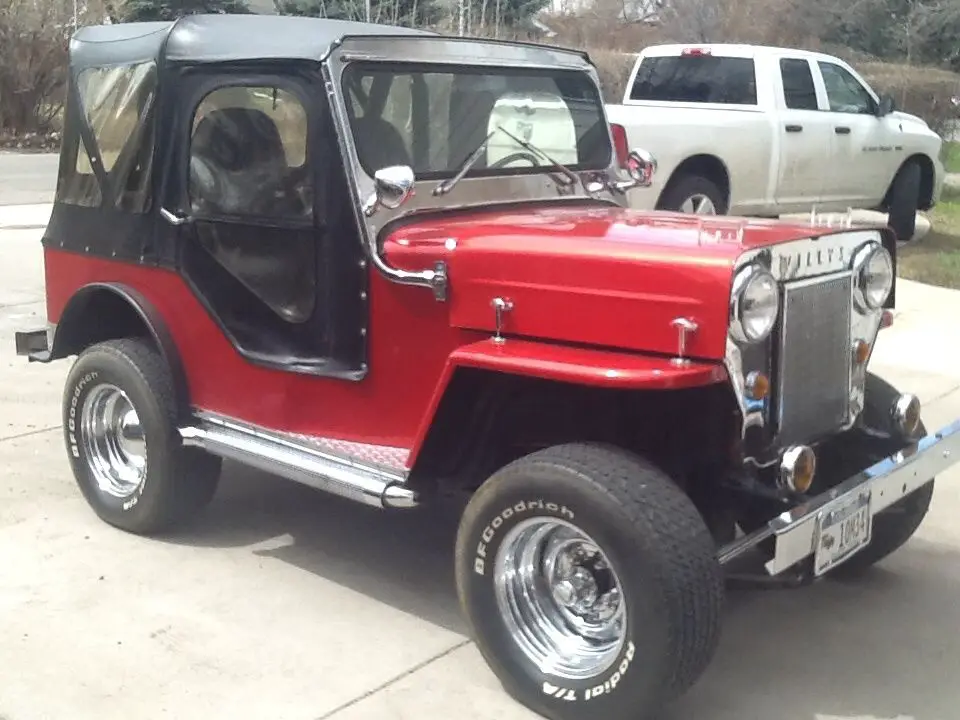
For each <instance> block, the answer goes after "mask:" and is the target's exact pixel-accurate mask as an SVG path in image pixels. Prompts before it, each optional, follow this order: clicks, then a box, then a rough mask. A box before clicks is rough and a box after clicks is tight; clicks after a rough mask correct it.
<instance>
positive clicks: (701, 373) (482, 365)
mask: <svg viewBox="0 0 960 720" xmlns="http://www.w3.org/2000/svg"><path fill="white" fill-rule="evenodd" d="M460 368H470V369H475V370H487V371H490V372H495V373H503V374H508V375H520V376H527V377H532V378H540V379H545V380H554V381H558V382H563V383H569V384H573V385H587V386H593V387H599V388H610V389H621V390H680V389H687V388H696V387H704V386H707V385H714V384H717V383H721V382H727V381H728V380H729V376H728V374H727V370H726V368H725V366H724V365H723V363H722V362H720V361H716V362H709V361H700V360H684V361H682V362H677V361H676V360H675V359H674V358H670V357H664V356H655V355H639V354H635V353H624V352H616V351H611V350H596V349H592V348H580V347H570V346H562V345H553V344H547V343H540V342H536V341H529V340H514V339H508V340H505V341H504V342H497V341H496V340H494V339H493V338H490V339H488V340H480V341H479V342H474V343H470V344H468V345H462V346H460V347H459V348H457V349H456V350H454V351H453V352H452V353H450V355H449V356H448V357H447V362H446V364H445V365H444V368H443V372H442V373H441V374H440V378H439V380H438V382H437V386H436V388H435V389H434V392H433V395H432V397H431V398H430V403H429V404H428V406H427V410H426V412H425V413H424V416H423V419H422V420H421V422H420V426H419V427H418V428H417V433H416V436H415V437H414V442H413V446H412V447H411V448H410V456H409V460H408V465H407V466H408V467H411V468H412V467H413V466H414V464H415V462H416V460H417V456H418V455H419V453H420V450H421V449H422V447H423V444H424V442H425V441H426V439H427V435H428V433H429V432H430V427H431V426H432V424H433V421H434V417H435V416H436V413H437V410H438V408H439V407H440V402H441V401H442V400H443V397H444V394H445V393H446V392H447V389H448V387H449V385H450V382H451V381H452V379H453V376H454V374H455V373H456V371H457V370H458V369H460Z"/></svg>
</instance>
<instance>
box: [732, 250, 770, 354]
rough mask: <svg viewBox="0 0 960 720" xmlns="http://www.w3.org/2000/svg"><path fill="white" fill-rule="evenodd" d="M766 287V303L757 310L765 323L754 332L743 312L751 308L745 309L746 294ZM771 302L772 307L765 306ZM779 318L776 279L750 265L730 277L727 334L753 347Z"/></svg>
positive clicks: (767, 333)
mask: <svg viewBox="0 0 960 720" xmlns="http://www.w3.org/2000/svg"><path fill="white" fill-rule="evenodd" d="M761 288H766V292H767V293H768V295H767V298H768V299H769V301H768V304H767V305H766V306H765V307H763V308H761V311H762V312H764V313H766V322H765V324H764V325H762V326H761V328H762V330H761V331H760V332H757V331H756V330H755V329H754V326H753V323H751V322H749V321H748V318H747V313H749V312H751V311H752V310H753V308H751V307H749V306H748V303H747V300H748V299H749V298H748V295H749V293H750V292H751V290H754V289H761ZM770 302H772V304H769V303H770ZM779 315H780V288H779V286H778V284H777V280H776V278H774V276H773V273H771V272H770V271H769V270H767V269H766V268H764V267H762V266H761V265H758V264H756V263H751V264H750V265H747V266H746V267H744V268H743V269H741V270H740V271H739V272H738V273H737V274H736V275H735V276H734V278H733V290H732V292H731V294H730V335H731V336H732V337H733V339H734V340H736V341H737V342H738V343H741V344H746V345H754V344H756V343H760V342H763V341H764V340H766V339H767V338H768V337H770V333H772V332H773V328H774V327H775V326H776V324H777V318H778V317H779Z"/></svg>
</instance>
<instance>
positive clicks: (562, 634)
mask: <svg viewBox="0 0 960 720" xmlns="http://www.w3.org/2000/svg"><path fill="white" fill-rule="evenodd" d="M456 578H457V589H458V593H459V596H460V603H461V605H462V609H463V612H464V615H465V616H466V618H467V620H468V622H469V623H470V625H471V627H472V630H473V634H474V638H475V640H476V643H477V645H478V647H479V649H480V651H481V653H482V654H483V656H484V658H485V659H486V661H487V663H488V664H489V665H490V667H491V668H492V669H493V671H494V672H495V673H496V675H497V676H498V678H499V679H500V681H501V683H502V684H503V686H504V687H505V689H506V690H507V691H508V692H509V693H510V694H511V695H512V696H513V697H514V698H515V699H516V700H518V701H519V702H521V703H522V704H524V705H526V706H527V707H529V708H530V709H532V710H534V711H536V712H538V713H540V714H542V715H544V716H546V717H548V718H554V719H556V720H573V719H580V718H587V717H591V718H593V717H596V718H604V720H620V719H623V720H626V719H627V718H629V719H630V720H638V719H640V718H646V717H651V716H652V714H653V713H655V712H656V711H657V710H658V709H659V708H661V707H662V705H663V704H664V703H666V702H668V701H670V700H672V699H673V698H675V697H676V696H678V695H679V694H681V693H683V692H684V691H685V690H687V689H688V688H689V687H690V686H691V685H692V684H693V683H694V682H696V680H697V679H698V678H699V677H700V675H701V674H702V672H703V671H704V670H705V669H706V667H707V665H708V664H709V662H710V660H711V659H712V657H713V654H714V652H715V650H716V646H717V643H718V640H719V635H720V615H721V611H722V606H723V600H724V589H723V575H722V570H721V568H720V565H719V563H718V562H717V560H716V547H715V544H714V541H713V539H712V537H711V535H710V532H709V531H708V529H707V527H706V525H705V524H704V522H703V520H702V519H701V517H700V515H699V513H698V512H697V510H696V508H695V507H694V506H693V504H692V503H691V502H690V500H689V498H687V496H686V495H685V494H684V493H683V492H682V491H681V490H680V489H679V488H678V487H677V486H676V485H675V484H674V483H673V482H672V481H671V479H670V478H669V477H667V476H666V475H665V474H664V473H663V472H661V471H660V470H658V469H657V468H655V467H653V466H652V465H651V464H649V463H647V462H645V461H644V460H643V459H641V458H639V457H636V456H634V455H631V454H629V453H627V452H625V451H622V450H619V449H616V448H609V447H605V446H599V445H592V444H570V445H561V446H555V447H551V448H548V449H546V450H542V451H539V452H536V453H534V454H532V455H528V456H526V457H524V458H521V459H519V460H517V461H515V462H513V463H511V464H509V465H507V466H506V467H504V468H502V469H501V470H500V471H498V472H497V473H495V474H494V475H493V476H492V477H491V478H490V479H489V480H487V482H486V483H484V485H483V486H482V487H481V488H480V489H479V490H478V491H477V493H476V494H475V495H474V496H473V498H471V500H470V503H469V504H468V506H467V509H466V511H465V512H464V516H463V519H462V520H461V524H460V530H459V533H458V537H457V553H456Z"/></svg>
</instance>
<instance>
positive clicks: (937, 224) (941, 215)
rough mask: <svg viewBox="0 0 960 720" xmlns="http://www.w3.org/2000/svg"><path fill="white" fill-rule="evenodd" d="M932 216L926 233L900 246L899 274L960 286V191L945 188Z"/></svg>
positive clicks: (943, 284) (923, 280) (941, 285)
mask: <svg viewBox="0 0 960 720" xmlns="http://www.w3.org/2000/svg"><path fill="white" fill-rule="evenodd" d="M930 220H931V223H932V227H931V229H930V232H929V234H928V235H927V236H926V237H924V238H921V239H920V240H918V241H916V242H912V243H908V244H907V245H905V246H903V247H902V248H901V249H900V255H899V257H898V261H897V270H898V273H897V274H898V275H899V276H900V277H903V278H907V279H908V280H917V281H918V282H924V283H928V284H930V285H939V286H940V287H948V288H954V289H957V290H960V191H957V190H953V189H949V188H944V192H943V196H942V197H941V199H940V202H939V203H938V204H937V207H935V208H934V210H933V212H932V213H931V215H930Z"/></svg>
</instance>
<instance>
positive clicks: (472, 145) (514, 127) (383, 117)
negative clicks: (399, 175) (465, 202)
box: [343, 62, 612, 180]
mask: <svg viewBox="0 0 960 720" xmlns="http://www.w3.org/2000/svg"><path fill="white" fill-rule="evenodd" d="M343 91H344V93H345V94H346V99H347V112H348V115H349V116H350V123H351V129H352V132H353V137H354V142H355V143H356V146H357V154H358V156H359V159H360V164H361V165H362V166H363V169H364V171H365V172H366V173H367V174H368V175H371V176H372V175H373V174H374V172H376V171H377V170H378V169H380V168H383V167H388V166H390V165H408V166H410V167H411V168H412V169H413V171H414V175H415V176H416V178H417V179H418V180H421V179H441V178H448V177H450V176H452V175H454V174H455V173H456V172H457V170H458V169H459V168H460V166H461V165H463V163H464V161H465V160H466V159H467V158H468V157H470V155H471V153H472V152H474V151H475V150H476V149H477V148H479V147H481V146H482V145H483V143H484V141H485V140H486V141H487V142H486V147H485V148H484V149H483V151H482V153H481V156H480V157H479V158H478V161H477V162H476V163H474V164H473V165H472V166H471V168H470V170H469V172H468V173H467V175H468V176H481V175H508V174H521V173H536V172H545V171H547V170H549V169H550V163H549V162H547V161H546V160H545V159H544V158H543V157H540V156H538V155H537V154H536V153H534V152H531V151H530V149H529V148H526V149H525V148H524V147H523V146H522V145H521V144H519V143H517V142H516V141H515V140H514V139H512V138H511V135H513V136H514V137H516V138H519V139H521V140H523V141H525V142H526V143H529V144H530V145H532V146H535V147H536V148H537V149H539V150H542V151H543V152H544V153H546V154H547V155H549V156H550V158H551V159H553V160H555V161H556V162H558V163H562V164H564V165H565V166H567V167H568V168H570V169H571V170H602V169H604V168H606V167H607V166H608V165H609V164H610V161H611V155H612V147H611V144H610V138H609V133H608V131H607V127H606V123H605V121H604V116H603V106H602V104H601V103H602V100H601V98H600V94H599V91H598V89H597V87H596V85H595V84H594V83H593V81H592V80H591V78H590V76H589V75H587V74H585V73H583V72H579V71H572V70H560V69H548V70H539V69H538V70H528V69H512V68H487V67H483V68H479V67H478V68H470V67H463V66H457V67H454V68H451V66H449V65H422V64H418V65H413V64H407V63H383V62H357V63H351V64H350V65H349V66H348V67H347V68H346V70H345V71H344V73H343ZM498 127H502V128H503V129H504V130H506V131H507V132H496V129H497V128H498ZM491 133H493V135H492V137H489V139H488V136H490V134H491Z"/></svg>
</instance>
